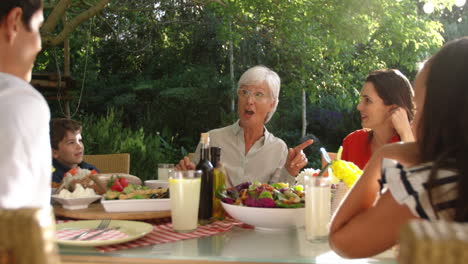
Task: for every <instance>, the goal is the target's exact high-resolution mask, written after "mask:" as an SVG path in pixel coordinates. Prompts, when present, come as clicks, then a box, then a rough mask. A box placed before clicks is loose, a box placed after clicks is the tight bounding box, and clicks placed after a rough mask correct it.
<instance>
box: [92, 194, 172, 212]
mask: <svg viewBox="0 0 468 264" xmlns="http://www.w3.org/2000/svg"><path fill="white" fill-rule="evenodd" d="M101 204H102V206H103V207H104V210H105V211H106V212H111V213H115V212H154V211H168V210H171V200H170V199H169V198H168V199H128V200H104V197H103V198H102V199H101Z"/></svg>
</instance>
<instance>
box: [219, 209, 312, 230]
mask: <svg viewBox="0 0 468 264" xmlns="http://www.w3.org/2000/svg"><path fill="white" fill-rule="evenodd" d="M221 204H222V205H223V208H224V210H226V212H227V213H228V214H229V215H231V216H232V217H233V218H235V219H237V220H239V221H241V222H243V223H246V224H249V225H252V226H255V228H256V229H259V230H265V231H278V230H287V229H290V228H299V227H302V226H304V221H305V208H260V207H248V206H239V205H233V204H227V203H223V202H222V203H221Z"/></svg>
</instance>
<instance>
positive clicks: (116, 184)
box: [111, 179, 124, 192]
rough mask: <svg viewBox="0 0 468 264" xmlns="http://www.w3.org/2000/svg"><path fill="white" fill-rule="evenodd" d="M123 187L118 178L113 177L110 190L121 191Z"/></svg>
mask: <svg viewBox="0 0 468 264" xmlns="http://www.w3.org/2000/svg"><path fill="white" fill-rule="evenodd" d="M123 189H124V187H122V185H121V184H120V182H119V179H115V180H114V182H113V183H112V186H111V190H113V191H116V192H121V191H123Z"/></svg>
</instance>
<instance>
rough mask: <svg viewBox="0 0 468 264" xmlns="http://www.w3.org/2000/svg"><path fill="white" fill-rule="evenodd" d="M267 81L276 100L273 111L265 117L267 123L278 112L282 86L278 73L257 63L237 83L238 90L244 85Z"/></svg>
mask: <svg viewBox="0 0 468 264" xmlns="http://www.w3.org/2000/svg"><path fill="white" fill-rule="evenodd" d="M263 82H265V84H266V85H267V87H268V89H269V90H270V94H271V98H272V99H273V100H274V106H273V109H272V110H271V112H269V113H268V115H267V116H266V118H265V124H266V123H268V121H270V119H271V117H272V116H273V114H274V113H275V112H276V108H277V107H278V102H279V100H278V97H279V92H280V86H281V79H280V77H279V76H278V74H277V73H276V72H274V71H272V70H271V69H269V68H268V67H266V66H263V65H257V66H254V67H252V68H250V69H248V70H247V71H246V72H244V73H243V74H242V76H241V77H240V79H239V82H238V83H237V90H239V89H240V88H241V86H244V85H256V84H260V83H263Z"/></svg>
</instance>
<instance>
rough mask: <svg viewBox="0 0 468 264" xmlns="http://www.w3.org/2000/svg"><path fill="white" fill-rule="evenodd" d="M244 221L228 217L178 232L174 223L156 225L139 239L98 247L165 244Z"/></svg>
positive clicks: (224, 228) (115, 248) (209, 234)
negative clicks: (189, 230)
mask: <svg viewBox="0 0 468 264" xmlns="http://www.w3.org/2000/svg"><path fill="white" fill-rule="evenodd" d="M242 224H243V223H242V222H239V221H238V220H235V219H232V218H226V219H225V220H223V221H215V222H213V223H211V224H208V225H204V226H199V227H198V228H197V230H195V231H193V232H190V233H177V232H174V231H173V230H172V223H166V224H162V225H156V226H154V227H153V231H151V233H149V234H148V235H146V236H144V237H141V238H139V239H136V240H133V241H129V242H126V243H121V244H115V245H109V246H102V247H96V248H97V249H98V250H99V251H101V252H111V251H115V250H121V249H129V248H136V247H144V246H150V245H157V244H163V243H168V242H175V241H179V240H184V239H191V238H198V237H207V236H212V235H215V234H217V233H221V232H226V231H229V230H230V229H231V228H232V227H234V226H236V225H242Z"/></svg>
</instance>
